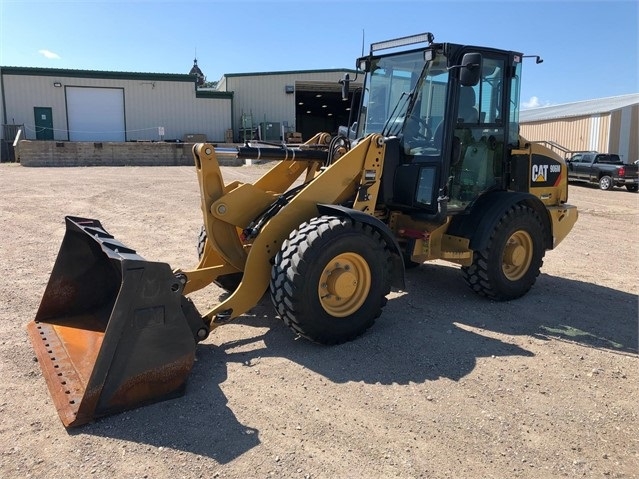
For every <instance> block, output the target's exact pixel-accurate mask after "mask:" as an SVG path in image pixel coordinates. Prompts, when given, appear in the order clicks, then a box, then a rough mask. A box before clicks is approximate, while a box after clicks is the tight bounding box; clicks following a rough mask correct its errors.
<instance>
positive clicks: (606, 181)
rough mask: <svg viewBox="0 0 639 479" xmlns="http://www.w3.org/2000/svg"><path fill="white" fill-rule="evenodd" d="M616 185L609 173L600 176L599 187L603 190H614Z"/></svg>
mask: <svg viewBox="0 0 639 479" xmlns="http://www.w3.org/2000/svg"><path fill="white" fill-rule="evenodd" d="M614 187H615V182H614V181H612V178H611V177H610V176H608V175H604V176H602V177H601V178H599V188H601V189H602V190H612V189H613V188H614Z"/></svg>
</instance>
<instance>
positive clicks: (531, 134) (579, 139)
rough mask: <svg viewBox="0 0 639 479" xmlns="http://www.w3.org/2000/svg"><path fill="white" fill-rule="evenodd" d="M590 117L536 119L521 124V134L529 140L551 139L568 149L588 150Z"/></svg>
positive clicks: (589, 143)
mask: <svg viewBox="0 0 639 479" xmlns="http://www.w3.org/2000/svg"><path fill="white" fill-rule="evenodd" d="M590 130H591V119H590V117H581V118H566V119H562V120H555V121H536V122H531V123H522V124H521V128H520V131H521V135H522V136H523V137H524V138H526V139H527V140H529V141H552V142H554V143H557V144H559V145H562V146H564V147H566V148H568V149H570V150H573V151H579V150H590V149H591V148H590V145H591V141H590Z"/></svg>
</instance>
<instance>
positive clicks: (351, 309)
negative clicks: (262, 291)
mask: <svg viewBox="0 0 639 479" xmlns="http://www.w3.org/2000/svg"><path fill="white" fill-rule="evenodd" d="M390 270H391V254H390V252H389V250H388V249H387V248H386V244H385V242H384V240H383V239H382V238H381V236H380V234H379V233H378V232H377V231H376V230H375V229H374V228H372V227H371V226H369V225H364V224H362V223H358V222H354V221H352V220H351V219H349V218H338V217H335V216H320V217H317V218H313V219H312V220H310V221H309V222H306V223H303V224H302V225H300V227H299V228H298V229H297V230H294V231H293V232H292V233H291V234H290V236H289V238H288V239H287V240H286V241H285V242H284V244H283V245H282V248H281V250H280V251H279V252H278V254H277V255H276V257H275V263H274V265H273V268H272V270H271V284H270V292H271V299H272V301H273V305H274V306H275V309H276V311H277V313H278V314H279V315H280V317H281V318H282V319H283V320H284V322H285V323H286V324H287V325H288V326H289V327H290V328H291V329H293V331H295V332H296V333H297V334H299V335H301V336H303V337H305V338H307V339H310V340H311V341H315V342H317V343H322V344H340V343H344V342H346V341H350V340H352V339H355V338H356V337H358V336H360V335H361V334H363V333H364V332H365V331H366V330H367V329H368V328H370V327H371V326H372V325H373V323H374V321H375V318H377V317H378V316H379V315H380V314H381V311H382V308H383V307H384V305H385V304H386V295H387V294H388V293H389V292H390Z"/></svg>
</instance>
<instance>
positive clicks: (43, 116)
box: [33, 106, 53, 140]
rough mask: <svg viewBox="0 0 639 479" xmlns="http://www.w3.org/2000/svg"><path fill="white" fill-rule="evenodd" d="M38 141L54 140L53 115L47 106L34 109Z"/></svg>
mask: <svg viewBox="0 0 639 479" xmlns="http://www.w3.org/2000/svg"><path fill="white" fill-rule="evenodd" d="M33 114H34V116H35V131H36V140H53V113H52V112H51V108H50V107H47V106H35V107H33Z"/></svg>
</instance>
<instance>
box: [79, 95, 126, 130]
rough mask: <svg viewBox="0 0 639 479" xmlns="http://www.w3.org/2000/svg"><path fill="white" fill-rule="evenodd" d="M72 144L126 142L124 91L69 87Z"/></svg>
mask: <svg viewBox="0 0 639 479" xmlns="http://www.w3.org/2000/svg"><path fill="white" fill-rule="evenodd" d="M66 93H67V118H68V119H69V140H70V141H125V140H126V137H125V135H124V89H122V88H84V87H67V88H66Z"/></svg>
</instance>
